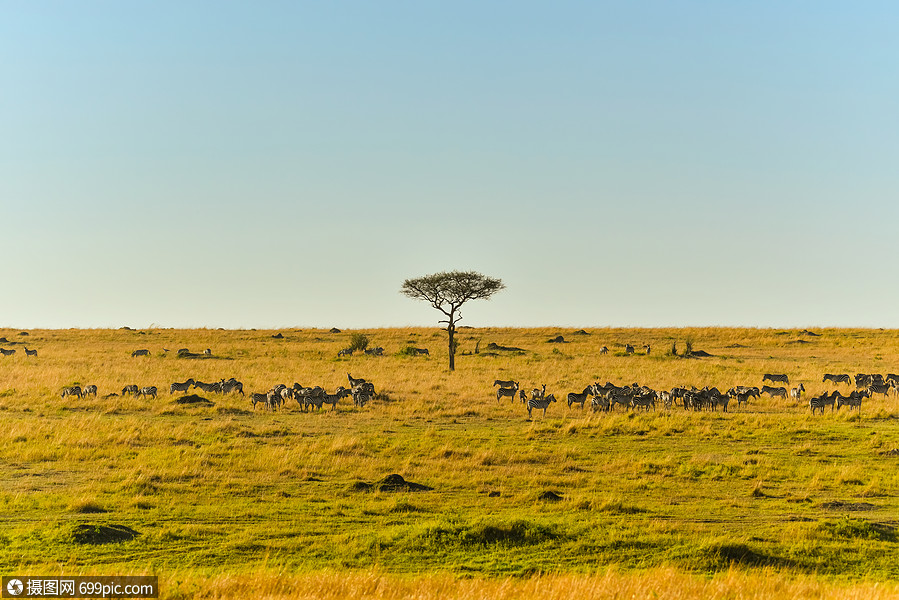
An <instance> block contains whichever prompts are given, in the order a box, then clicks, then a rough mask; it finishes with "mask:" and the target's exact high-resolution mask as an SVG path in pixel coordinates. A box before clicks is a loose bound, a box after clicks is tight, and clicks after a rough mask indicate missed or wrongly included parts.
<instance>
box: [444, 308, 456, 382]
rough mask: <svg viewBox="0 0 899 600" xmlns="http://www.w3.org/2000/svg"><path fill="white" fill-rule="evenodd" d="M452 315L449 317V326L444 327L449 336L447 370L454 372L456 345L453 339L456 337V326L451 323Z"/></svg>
mask: <svg viewBox="0 0 899 600" xmlns="http://www.w3.org/2000/svg"><path fill="white" fill-rule="evenodd" d="M453 320H454V319H453V317H452V315H451V316H450V320H449V324H448V325H447V326H446V332H447V333H448V334H449V336H448V337H449V370H450V371H455V370H456V345H455V343H454V340H453V338H454V337H455V335H456V324H455V323H454V322H453Z"/></svg>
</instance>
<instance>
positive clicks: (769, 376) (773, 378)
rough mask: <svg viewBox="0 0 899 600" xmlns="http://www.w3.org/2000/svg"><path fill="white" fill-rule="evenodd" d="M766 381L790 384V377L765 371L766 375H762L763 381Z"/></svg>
mask: <svg viewBox="0 0 899 600" xmlns="http://www.w3.org/2000/svg"><path fill="white" fill-rule="evenodd" d="M766 381H770V382H771V383H786V384H787V385H789V384H790V378H789V377H787V376H786V375H777V374H773V375H772V374H771V373H765V376H764V377H762V383H765V382H766Z"/></svg>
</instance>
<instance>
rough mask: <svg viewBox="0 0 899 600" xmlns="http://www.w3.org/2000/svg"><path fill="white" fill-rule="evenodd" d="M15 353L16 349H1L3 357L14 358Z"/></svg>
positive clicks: (0, 352)
mask: <svg viewBox="0 0 899 600" xmlns="http://www.w3.org/2000/svg"><path fill="white" fill-rule="evenodd" d="M15 353H16V350H15V348H10V349H9V350H7V349H6V348H0V354H2V355H3V356H12V355H13V354H15Z"/></svg>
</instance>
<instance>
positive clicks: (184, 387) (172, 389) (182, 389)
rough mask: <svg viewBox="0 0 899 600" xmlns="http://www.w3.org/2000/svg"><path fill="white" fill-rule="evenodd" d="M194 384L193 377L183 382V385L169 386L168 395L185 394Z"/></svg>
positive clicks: (176, 383)
mask: <svg viewBox="0 0 899 600" xmlns="http://www.w3.org/2000/svg"><path fill="white" fill-rule="evenodd" d="M193 384H194V380H193V377H191V378H190V379H188V380H187V381H185V382H184V383H178V382H175V383H173V384H172V385H171V386H169V394H174V393H175V392H186V391H187V390H189V389H190V387H191V386H192V385H193Z"/></svg>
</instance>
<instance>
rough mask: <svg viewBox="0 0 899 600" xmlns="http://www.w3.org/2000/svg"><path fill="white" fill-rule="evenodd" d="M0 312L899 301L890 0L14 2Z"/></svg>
mask: <svg viewBox="0 0 899 600" xmlns="http://www.w3.org/2000/svg"><path fill="white" fill-rule="evenodd" d="M2 15H3V18H2V19H0V77H2V82H3V84H2V86H0V232H2V236H3V240H4V243H5V245H6V248H7V251H6V253H5V258H4V259H3V260H2V262H0V281H2V286H3V290H4V291H3V294H2V295H0V326H9V327H21V328H26V327H119V326H122V325H129V326H135V327H147V326H149V325H150V324H157V325H161V326H171V327H229V328H231V327H235V328H236V327H260V328H261V327H290V326H299V327H312V326H320V327H331V326H338V327H346V328H366V327H381V326H405V325H435V324H436V321H437V318H438V315H437V313H436V312H435V311H434V310H433V309H431V308H429V307H427V306H426V305H425V304H423V303H416V302H414V301H412V300H409V299H407V298H405V297H403V296H401V295H400V294H399V288H400V285H401V284H402V281H403V280H404V279H405V278H408V277H415V276H420V275H425V274H428V273H433V272H437V271H443V270H452V269H461V270H469V269H472V270H478V271H481V272H483V273H485V274H487V275H491V276H494V277H499V278H501V279H503V281H504V282H505V283H506V285H507V289H506V290H505V291H503V292H501V293H500V294H498V295H497V296H495V297H494V298H493V299H492V300H490V301H489V302H476V303H472V304H471V305H470V306H468V307H466V309H465V310H463V314H464V316H465V320H464V321H463V324H468V325H476V326H483V325H508V326H538V325H548V326H549V325H559V326H579V327H597V326H604V325H623V326H687V325H746V326H757V327H790V326H795V327H806V326H872V327H899V310H897V309H896V308H895V306H896V304H895V301H894V298H896V297H897V292H899V284H897V282H896V276H895V272H893V271H892V269H891V268H890V264H891V263H892V261H893V259H894V258H895V257H896V256H897V255H899V252H897V250H899V241H897V240H899V235H896V233H894V231H893V230H894V228H895V225H894V223H896V222H897V217H899V203H897V202H896V199H897V192H899V169H897V168H896V165H897V164H899V116H897V115H899V113H897V110H896V98H899V89H897V88H899V77H897V68H896V66H895V64H894V63H895V57H896V56H897V50H899V48H897V42H896V36H895V32H894V25H895V23H896V22H897V17H899V8H897V7H896V6H895V5H894V4H893V3H887V2H862V3H853V4H852V5H851V6H850V5H847V4H845V3H836V2H788V3H783V2H756V3H751V4H750V3H736V2H726V3H725V2H676V3H674V2H661V1H659V2H602V1H595V2H566V1H560V2H553V3H546V2H521V1H519V2H464V1H463V2H458V1H457V2H453V3H448V2H447V3H437V2H383V3H374V2H333V3H312V2H308V3H307V2H253V3H247V2H183V1H182V2H166V1H162V2H152V3H150V2H127V3H122V2H112V1H108V2H91V1H87V2H78V3H71V2H61V1H60V2H41V1H36V2H35V1H29V2H24V1H23V2H16V1H13V2H7V3H4V5H3V7H2Z"/></svg>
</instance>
